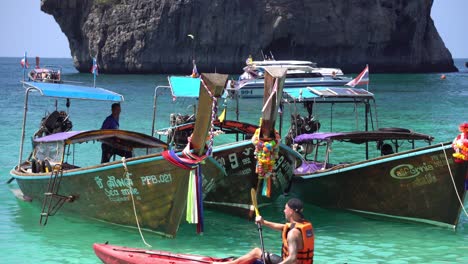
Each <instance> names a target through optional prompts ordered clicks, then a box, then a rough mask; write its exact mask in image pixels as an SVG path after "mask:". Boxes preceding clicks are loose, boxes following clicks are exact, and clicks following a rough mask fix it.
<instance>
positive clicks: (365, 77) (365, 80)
mask: <svg viewBox="0 0 468 264" xmlns="http://www.w3.org/2000/svg"><path fill="white" fill-rule="evenodd" d="M363 84H369V65H366V68H364V70H363V71H362V72H361V73H360V74H359V75H358V76H357V77H356V78H354V79H352V80H351V81H350V82H348V83H347V84H345V85H347V86H351V87H354V86H356V85H363Z"/></svg>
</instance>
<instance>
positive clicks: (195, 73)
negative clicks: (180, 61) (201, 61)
mask: <svg viewBox="0 0 468 264" xmlns="http://www.w3.org/2000/svg"><path fill="white" fill-rule="evenodd" d="M190 76H192V78H198V76H200V75H199V74H198V70H197V65H196V64H195V61H194V62H193V69H192V75H190Z"/></svg>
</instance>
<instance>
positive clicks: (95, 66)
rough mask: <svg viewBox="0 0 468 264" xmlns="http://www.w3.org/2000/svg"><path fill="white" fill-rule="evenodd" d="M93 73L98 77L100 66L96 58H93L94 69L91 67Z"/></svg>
mask: <svg viewBox="0 0 468 264" xmlns="http://www.w3.org/2000/svg"><path fill="white" fill-rule="evenodd" d="M91 73H92V74H94V76H96V75H98V65H97V61H96V58H93V67H91Z"/></svg>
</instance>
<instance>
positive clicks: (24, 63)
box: [20, 52, 29, 69]
mask: <svg viewBox="0 0 468 264" xmlns="http://www.w3.org/2000/svg"><path fill="white" fill-rule="evenodd" d="M20 64H21V68H23V69H26V68H29V62H28V57H27V56H26V52H25V53H24V57H23V58H22V59H21V61H20Z"/></svg>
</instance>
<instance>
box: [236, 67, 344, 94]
mask: <svg viewBox="0 0 468 264" xmlns="http://www.w3.org/2000/svg"><path fill="white" fill-rule="evenodd" d="M265 67H279V68H286V69H287V73H286V80H285V82H284V89H288V88H295V87H306V86H341V85H345V84H346V83H348V82H349V81H351V80H352V79H351V78H349V77H345V76H343V71H341V69H339V68H321V67H317V64H316V63H314V62H311V61H296V60H278V61H277V60H264V61H248V62H247V66H245V67H244V69H243V70H244V73H243V74H242V75H241V76H240V77H239V80H238V81H232V80H231V81H230V82H229V83H228V89H233V90H236V91H237V90H238V93H239V95H240V96H241V97H242V98H261V97H263V82H264V73H265Z"/></svg>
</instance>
